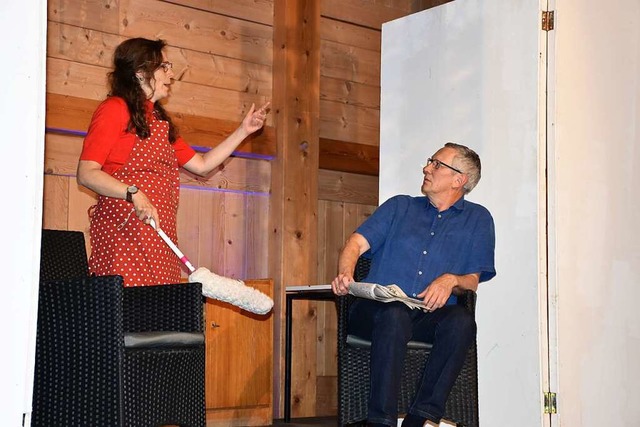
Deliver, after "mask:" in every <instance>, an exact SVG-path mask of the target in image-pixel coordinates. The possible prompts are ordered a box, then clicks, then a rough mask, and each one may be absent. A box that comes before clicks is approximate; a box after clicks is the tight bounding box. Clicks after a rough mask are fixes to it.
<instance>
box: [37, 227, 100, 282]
mask: <svg viewBox="0 0 640 427" xmlns="http://www.w3.org/2000/svg"><path fill="white" fill-rule="evenodd" d="M88 275H89V265H88V263H87V249H86V247H85V244H84V234H83V233H82V232H81V231H66V230H48V229H43V230H42V244H41V248H40V282H45V281H49V280H65V279H72V278H78V277H86V276H88Z"/></svg>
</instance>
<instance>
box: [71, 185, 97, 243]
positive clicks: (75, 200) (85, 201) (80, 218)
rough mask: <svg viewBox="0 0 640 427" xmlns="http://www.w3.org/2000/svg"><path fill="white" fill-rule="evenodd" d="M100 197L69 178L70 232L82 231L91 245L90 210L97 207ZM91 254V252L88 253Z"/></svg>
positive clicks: (86, 241)
mask: <svg viewBox="0 0 640 427" xmlns="http://www.w3.org/2000/svg"><path fill="white" fill-rule="evenodd" d="M97 201H98V196H97V195H96V193H94V192H93V191H91V190H88V189H87V188H85V187H81V186H80V185H79V184H78V182H77V181H76V179H75V178H74V177H70V178H69V211H68V212H69V217H68V226H69V230H80V231H82V232H84V234H85V243H86V244H87V247H88V245H89V243H90V242H89V208H90V207H91V206H93V205H95V204H96V203H97ZM87 253H88V254H89V253H90V251H87Z"/></svg>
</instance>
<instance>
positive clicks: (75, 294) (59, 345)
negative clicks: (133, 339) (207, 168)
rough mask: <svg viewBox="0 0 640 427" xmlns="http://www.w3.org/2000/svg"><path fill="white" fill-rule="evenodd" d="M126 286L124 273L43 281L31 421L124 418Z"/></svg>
mask: <svg viewBox="0 0 640 427" xmlns="http://www.w3.org/2000/svg"><path fill="white" fill-rule="evenodd" d="M122 289H123V288H122V277H120V276H103V277H85V278H79V279H70V280H52V281H48V282H42V283H41V284H40V288H39V296H38V322H37V324H38V326H37V335H36V362H35V372H34V385H33V414H34V415H33V425H64V424H69V423H71V420H76V421H77V420H78V419H84V418H82V417H83V416H85V415H86V416H89V417H93V418H91V419H95V420H101V421H104V422H106V420H110V421H113V425H118V424H120V422H119V418H118V417H119V416H120V415H119V414H120V411H119V397H120V391H121V388H120V380H119V373H120V371H121V363H122V353H123V351H124V350H123V346H124V337H123V333H122V310H121V303H122ZM88 390H90V392H89V391H88ZM87 395H90V398H87ZM56 420H57V421H56ZM63 420H64V421H63ZM89 424H92V422H89Z"/></svg>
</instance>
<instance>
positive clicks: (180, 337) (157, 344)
mask: <svg viewBox="0 0 640 427" xmlns="http://www.w3.org/2000/svg"><path fill="white" fill-rule="evenodd" d="M203 344H204V334H203V333H202V332H173V331H160V332H127V333H125V334H124V347H125V348H163V347H173V348H175V347H191V346H197V345H203Z"/></svg>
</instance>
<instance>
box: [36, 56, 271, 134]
mask: <svg viewBox="0 0 640 427" xmlns="http://www.w3.org/2000/svg"><path fill="white" fill-rule="evenodd" d="M107 72H108V69H106V68H103V67H97V66H93V65H87V64H80V63H77V62H69V61H65V60H60V59H56V58H49V62H48V64H47V93H54V94H59V95H68V96H73V97H76V98H85V99H93V100H103V99H105V98H106V96H107V80H106V74H107ZM171 91H172V97H171V99H170V100H169V101H168V102H167V104H166V108H167V110H168V111H169V112H171V113H174V114H175V113H183V114H189V115H194V116H203V117H215V118H218V119H223V120H230V121H233V122H236V123H239V122H240V121H241V120H242V118H243V117H244V116H245V115H246V114H247V112H248V111H249V108H250V107H251V104H252V103H255V104H256V105H258V106H260V105H262V104H264V103H265V102H266V101H268V99H267V98H266V97H265V96H261V95H255V94H249V93H246V92H236V91H232V90H227V89H219V88H214V87H209V86H202V85H197V84H194V83H186V82H180V81H175V82H174V84H173V85H171ZM272 120H273V119H272V118H271V115H269V116H267V121H266V125H267V126H270V125H271V122H272Z"/></svg>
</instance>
